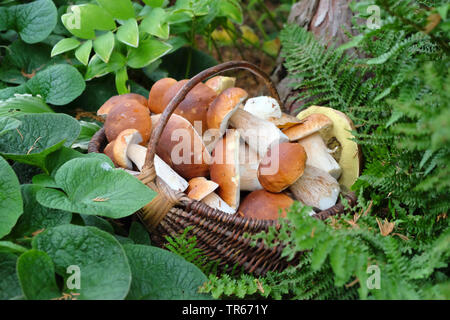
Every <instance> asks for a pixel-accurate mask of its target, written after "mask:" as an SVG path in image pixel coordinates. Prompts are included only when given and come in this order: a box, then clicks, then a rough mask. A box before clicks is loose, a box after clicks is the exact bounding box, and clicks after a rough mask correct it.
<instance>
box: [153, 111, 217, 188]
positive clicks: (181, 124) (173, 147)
mask: <svg viewBox="0 0 450 320" xmlns="http://www.w3.org/2000/svg"><path fill="white" fill-rule="evenodd" d="M159 117H160V116H159V115H155V116H152V122H153V124H154V125H156V124H157V123H158V121H159ZM156 154H157V155H158V156H160V157H161V159H162V160H163V161H164V162H166V163H167V164H168V165H169V166H171V167H172V168H173V169H174V170H175V171H176V172H177V173H178V174H179V175H180V176H182V177H183V178H185V179H188V180H189V179H192V178H195V177H207V176H208V175H209V163H210V162H211V155H210V154H209V152H208V150H206V147H205V145H204V144H203V141H202V138H201V137H200V135H199V134H198V133H197V131H195V130H194V127H193V126H192V125H191V124H190V122H189V121H188V120H186V119H185V118H183V117H181V116H179V115H176V114H172V115H171V117H170V118H169V120H168V121H167V124H166V126H165V127H164V130H163V131H162V133H161V137H160V140H159V143H158V145H157V146H156Z"/></svg>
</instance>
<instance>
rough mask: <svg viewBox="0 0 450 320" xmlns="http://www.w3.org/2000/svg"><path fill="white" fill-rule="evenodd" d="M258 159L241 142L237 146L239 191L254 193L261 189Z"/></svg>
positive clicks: (251, 150)
mask: <svg viewBox="0 0 450 320" xmlns="http://www.w3.org/2000/svg"><path fill="white" fill-rule="evenodd" d="M259 161H260V158H259V156H258V154H257V153H256V152H255V151H254V150H253V149H251V148H250V147H249V146H248V144H246V143H245V142H244V141H243V140H241V141H240V144H239V175H240V177H241V179H240V180H241V187H240V188H241V191H242V190H245V191H255V190H259V189H262V188H263V187H262V186H261V184H260V183H259V180H258V167H259Z"/></svg>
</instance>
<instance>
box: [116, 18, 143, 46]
mask: <svg viewBox="0 0 450 320" xmlns="http://www.w3.org/2000/svg"><path fill="white" fill-rule="evenodd" d="M117 40H119V41H120V42H123V43H125V44H126V45H128V46H131V47H134V48H137V47H138V46H139V28H138V25H137V21H136V19H134V18H133V19H128V20H127V21H125V23H124V24H123V25H121V26H120V27H119V29H117Z"/></svg>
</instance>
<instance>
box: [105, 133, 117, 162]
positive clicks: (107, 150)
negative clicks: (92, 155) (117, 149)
mask: <svg viewBox="0 0 450 320" xmlns="http://www.w3.org/2000/svg"><path fill="white" fill-rule="evenodd" d="M115 142H116V140H114V141H111V142H110V143H108V144H107V145H106V147H105V149H103V153H104V154H106V155H107V156H108V157H109V158H110V159H111V161H112V162H113V163H114V165H115V166H117V167H118V164H117V163H116V160H115V159H114V153H113V149H114V143H115Z"/></svg>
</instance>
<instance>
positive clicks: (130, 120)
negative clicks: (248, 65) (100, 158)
mask: <svg viewBox="0 0 450 320" xmlns="http://www.w3.org/2000/svg"><path fill="white" fill-rule="evenodd" d="M104 128H105V134H106V138H107V139H108V141H109V142H111V141H113V140H115V139H116V138H117V136H118V135H119V133H121V132H122V131H123V130H125V129H136V130H138V131H139V133H140V134H141V135H142V142H141V144H143V145H144V144H146V143H147V142H148V140H149V139H150V134H151V131H152V122H151V118H150V111H149V109H148V108H147V107H144V106H143V105H142V104H140V103H137V102H132V104H131V105H128V104H124V103H122V104H119V105H117V106H116V107H114V108H113V109H112V110H111V111H110V112H109V113H108V117H107V118H106V121H105V125H104Z"/></svg>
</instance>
